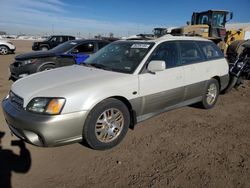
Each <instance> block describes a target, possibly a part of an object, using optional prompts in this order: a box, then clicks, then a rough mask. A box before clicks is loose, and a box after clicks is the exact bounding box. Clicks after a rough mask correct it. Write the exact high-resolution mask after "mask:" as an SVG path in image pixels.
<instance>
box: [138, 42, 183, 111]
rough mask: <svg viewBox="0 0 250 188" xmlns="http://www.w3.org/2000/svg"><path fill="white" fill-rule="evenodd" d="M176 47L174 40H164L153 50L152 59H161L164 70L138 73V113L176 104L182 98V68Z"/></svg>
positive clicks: (159, 109) (162, 108)
mask: <svg viewBox="0 0 250 188" xmlns="http://www.w3.org/2000/svg"><path fill="white" fill-rule="evenodd" d="M178 54H179V53H178V48H177V44H176V43H175V42H165V43H162V44H160V45H159V47H158V48H157V49H156V50H155V52H153V54H152V57H151V58H150V60H149V62H150V61H152V60H163V61H165V63H166V69H165V70H164V71H159V72H156V73H155V74H152V73H142V74H140V75H139V86H140V95H141V97H142V108H141V113H140V114H139V115H145V114H150V113H155V112H157V111H161V110H164V108H166V107H170V106H173V105H176V104H178V103H180V102H182V101H183V98H184V89H185V87H184V75H183V68H182V66H180V64H179V55H178Z"/></svg>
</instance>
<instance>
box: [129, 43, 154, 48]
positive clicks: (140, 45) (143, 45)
mask: <svg viewBox="0 0 250 188" xmlns="http://www.w3.org/2000/svg"><path fill="white" fill-rule="evenodd" d="M149 46H150V44H133V45H132V46H131V48H145V49H147V48H148V47H149Z"/></svg>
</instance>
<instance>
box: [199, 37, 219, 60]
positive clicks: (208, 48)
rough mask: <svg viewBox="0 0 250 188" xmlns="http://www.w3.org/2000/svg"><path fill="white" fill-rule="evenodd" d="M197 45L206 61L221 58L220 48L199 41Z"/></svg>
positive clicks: (210, 43) (207, 42) (211, 43)
mask: <svg viewBox="0 0 250 188" xmlns="http://www.w3.org/2000/svg"><path fill="white" fill-rule="evenodd" d="M197 43H198V44H199V46H200V48H201V50H202V53H203V54H204V56H205V57H206V59H216V58H222V57H223V53H222V52H221V50H220V48H219V47H218V46H217V45H216V44H214V43H213V42H209V41H199V42H197Z"/></svg>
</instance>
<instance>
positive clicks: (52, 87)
mask: <svg viewBox="0 0 250 188" xmlns="http://www.w3.org/2000/svg"><path fill="white" fill-rule="evenodd" d="M128 76H129V75H128V74H124V73H117V72H112V71H106V70H102V69H96V68H90V67H86V66H80V65H72V66H67V67H62V68H57V69H53V70H48V71H45V72H40V73H37V74H33V75H30V76H28V77H25V78H22V79H20V80H18V81H16V82H15V83H14V84H13V85H12V87H11V90H12V91H13V92H14V93H15V94H17V95H18V96H20V97H22V98H23V99H24V106H26V105H27V103H28V102H29V101H30V100H31V99H32V98H34V97H67V98H69V97H72V96H74V93H77V92H78V93H79V91H80V90H81V91H84V92H85V93H86V92H88V91H89V92H90V90H91V88H92V89H93V88H95V90H96V88H99V87H98V86H101V87H102V86H103V84H104V83H105V84H106V83H108V82H110V81H114V80H115V81H116V82H117V81H118V80H119V79H124V77H128ZM130 76H131V75H130Z"/></svg>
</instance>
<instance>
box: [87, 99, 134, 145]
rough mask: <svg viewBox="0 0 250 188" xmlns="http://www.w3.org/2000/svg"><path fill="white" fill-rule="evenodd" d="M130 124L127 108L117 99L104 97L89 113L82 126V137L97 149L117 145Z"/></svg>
mask: <svg viewBox="0 0 250 188" xmlns="http://www.w3.org/2000/svg"><path fill="white" fill-rule="evenodd" d="M129 124H130V115H129V111H128V108H127V107H126V105H125V104H124V103H122V102H121V101H119V100H117V99H113V98H109V99H105V100H103V101H102V102H100V103H99V104H97V105H96V106H95V107H94V108H93V109H92V110H91V111H90V113H89V115H88V117H87V119H86V120H85V124H84V127H83V139H84V140H85V141H86V142H87V144H88V145H89V146H90V147H91V148H93V149H97V150H105V149H109V148H112V147H114V146H116V145H118V144H119V143H120V142H121V141H122V139H123V138H124V136H125V135H126V133H127V131H128V128H129Z"/></svg>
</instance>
